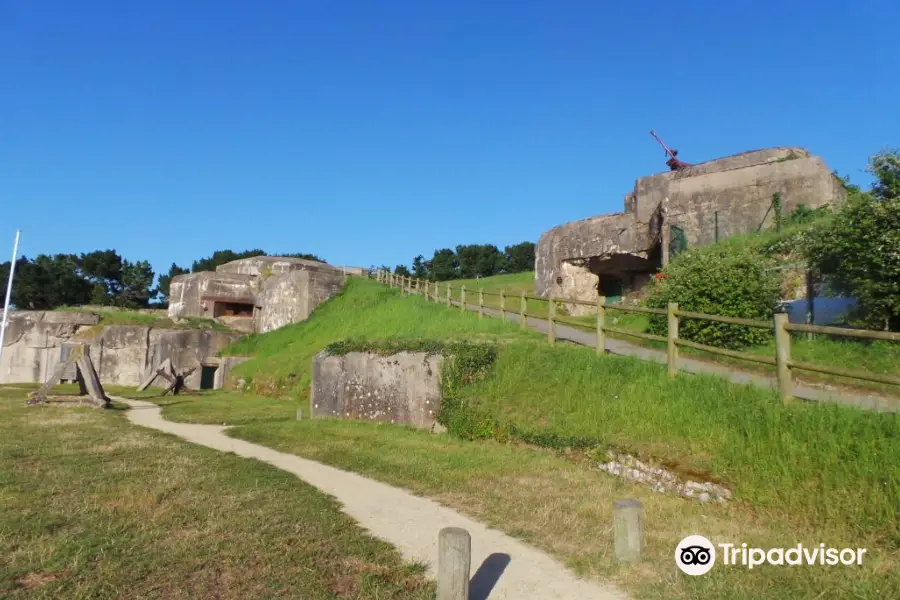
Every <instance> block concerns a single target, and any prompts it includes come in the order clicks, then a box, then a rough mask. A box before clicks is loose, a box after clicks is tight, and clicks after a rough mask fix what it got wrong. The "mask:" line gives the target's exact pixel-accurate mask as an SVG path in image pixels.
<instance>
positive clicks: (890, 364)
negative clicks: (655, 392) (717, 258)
mask: <svg viewBox="0 0 900 600" xmlns="http://www.w3.org/2000/svg"><path fill="white" fill-rule="evenodd" d="M761 239H762V240H763V241H766V240H768V241H771V240H772V239H773V236H772V235H768V236H765V237H761ZM727 243H730V244H749V243H754V244H759V243H760V240H759V239H754V238H753V237H752V236H741V237H739V238H733V239H729V240H728V241H727ZM449 283H450V285H451V287H452V292H451V295H452V297H453V299H454V300H459V296H460V293H459V288H460V287H461V286H462V285H465V286H466V290H467V291H466V302H467V303H469V304H476V305H477V303H478V292H477V290H478V289H483V290H484V292H485V296H484V305H485V306H486V307H489V308H499V306H500V297H499V295H498V294H499V293H500V291H501V290H503V291H504V293H506V295H507V297H508V299H507V302H506V306H507V308H509V309H512V310H516V311H518V309H519V298H518V296H519V294H521V293H522V292H525V293H526V294H529V295H531V294H534V273H533V272H530V271H529V272H527V273H514V274H511V275H497V276H495V277H485V278H482V279H465V280H459V281H452V282H449ZM445 286H446V284H445V283H442V284H441V286H440V291H439V295H440V297H441V298H444V297H445V294H446V292H445V291H444V290H445V289H446V288H445ZM489 292H490V294H489ZM528 314H529V315H531V316H535V317H544V318H546V316H547V303H546V302H540V301H536V300H530V301H529V302H528ZM607 314H608V317H607V318H608V319H609V324H610V325H614V326H616V327H620V328H623V329H630V330H634V331H639V332H643V331H646V329H647V326H648V320H647V316H646V315H639V314H633V313H625V312H621V311H614V310H610V311H608V313H607ZM569 319H572V320H573V321H575V322H581V323H584V324H585V326H586V327H587V328H590V329H594V325H595V323H596V319H595V318H594V317H569ZM610 337H615V338H620V339H623V340H626V341H628V342H631V343H633V344H640V345H642V346H646V347H650V348H656V349H659V350H665V344H659V343H654V342H649V341H644V340H639V339H638V338H634V337H630V336H620V335H617V334H611V335H610ZM792 337H793V339H792V343H791V356H792V357H793V358H794V359H795V360H798V361H802V362H810V363H814V364H821V365H829V366H834V367H841V368H853V369H859V370H863V371H870V372H872V373H882V374H893V375H900V344H897V343H893V342H864V341H855V340H850V339H847V338H844V339H841V338H836V337H830V336H816V337H815V338H814V339H812V340H809V339H807V336H806V335H805V334H794V335H793V336H792ZM679 352H680V353H681V354H682V355H683V356H690V357H691V358H698V359H701V360H706V361H710V362H717V363H721V364H727V365H731V366H736V367H739V368H741V369H747V370H754V371H760V372H767V373H769V374H772V375H774V372H775V370H774V367H767V366H765V365H759V364H756V363H750V362H748V361H744V360H738V359H732V358H728V357H724V356H715V355H712V354H710V353H708V352H702V351H699V350H694V349H692V348H681V349H680V350H679ZM746 352H750V353H752V354H758V355H764V356H770V357H774V356H775V341H774V338H773V339H772V341H770V342H769V343H767V344H760V345H758V346H753V347H751V348H747V349H746ZM795 376H796V377H797V378H798V379H800V380H803V381H807V382H811V383H816V382H823V381H827V382H830V383H836V384H840V385H843V386H849V387H854V388H860V389H871V390H878V391H882V392H888V393H893V394H900V390H898V389H897V387H896V386H888V385H880V384H875V383H868V382H863V381H861V380H858V379H848V378H845V377H835V376H829V375H824V374H820V373H807V372H797V373H796V374H795Z"/></svg>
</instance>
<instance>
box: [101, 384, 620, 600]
mask: <svg viewBox="0 0 900 600" xmlns="http://www.w3.org/2000/svg"><path fill="white" fill-rule="evenodd" d="M115 400H117V401H119V402H123V403H125V404H128V405H130V406H131V410H129V411H128V413H127V414H128V419H129V420H130V421H131V422H132V423H135V424H136V425H141V426H143V427H150V428H152V429H158V430H160V431H164V432H166V433H171V434H174V435H177V436H178V437H180V438H183V439H185V440H187V441H189V442H191V443H194V444H198V445H201V446H207V447H209V448H214V449H216V450H220V451H222V452H233V453H234V454H237V455H238V456H243V457H245V458H255V459H256V460H260V461H262V462H265V463H268V464H270V465H273V466H275V467H277V468H279V469H282V470H284V471H287V472H289V473H293V474H294V475H296V476H297V477H299V478H300V479H302V480H304V481H306V482H307V483H309V484H311V485H313V486H315V487H317V488H318V489H320V490H321V491H323V492H325V493H326V494H329V495H331V496H333V497H335V498H336V499H337V500H338V501H339V502H340V503H341V504H342V505H343V510H344V512H345V513H347V514H348V515H350V516H351V517H353V518H354V519H356V520H357V521H358V522H359V523H360V524H361V525H362V526H363V527H365V528H366V529H368V530H369V531H370V532H371V533H372V535H374V536H376V537H379V538H381V539H383V540H386V541H388V542H390V543H391V544H393V545H394V546H396V547H397V548H398V549H399V550H400V552H401V554H402V555H403V557H404V558H405V559H406V560H409V561H417V562H423V563H426V564H428V565H429V570H430V572H431V574H432V576H433V575H434V570H433V569H434V568H435V567H436V566H437V537H438V531H439V530H440V529H441V528H442V527H448V526H456V527H462V528H464V529H466V530H467V531H468V532H469V533H470V534H471V536H472V578H471V597H470V600H487V599H490V600H501V599H503V600H513V599H515V600H532V599H533V600H556V599H558V600H613V599H615V600H618V599H623V600H624V599H626V598H627V597H628V596H627V595H625V593H624V592H622V591H621V590H619V589H617V588H616V587H614V586H611V585H602V584H597V583H592V582H588V581H585V580H583V579H578V578H577V577H576V576H575V575H573V574H572V573H571V572H570V571H568V570H567V569H566V568H565V567H563V565H562V564H560V563H559V562H557V561H556V560H554V559H553V558H551V557H549V556H548V555H546V554H544V553H542V552H539V551H537V550H535V549H533V548H530V547H528V546H526V545H525V544H523V543H522V542H519V541H517V540H515V539H513V538H511V537H508V536H507V535H505V534H503V533H501V532H499V531H497V530H495V529H489V528H487V527H486V526H484V525H482V524H481V523H478V522H476V521H473V520H471V519H469V518H467V517H465V516H463V515H460V514H459V513H457V512H455V511H452V510H450V509H448V508H444V507H442V506H440V505H439V504H437V503H435V502H433V501H431V500H428V499H427V498H420V497H417V496H413V495H412V494H410V493H409V492H407V491H404V490H401V489H398V488H395V487H391V486H389V485H386V484H383V483H380V482H378V481H373V480H371V479H367V478H365V477H362V476H361V475H356V474H354V473H348V472H346V471H342V470H340V469H336V468H334V467H329V466H326V465H323V464H321V463H318V462H315V461H312V460H307V459H304V458H300V457H299V456H295V455H293V454H285V453H283V452H278V451H276V450H272V449H271V448H266V447H265V446H260V445H258V444H253V443H250V442H245V441H243V440H238V439H234V438H231V437H228V436H227V435H225V434H224V433H223V431H224V430H225V429H226V428H225V427H221V426H217V425H194V424H188V423H174V422H172V421H167V420H165V419H163V418H162V414H161V412H162V411H161V409H160V408H159V407H158V406H156V405H155V404H151V403H150V402H142V401H139V400H126V399H124V398H115Z"/></svg>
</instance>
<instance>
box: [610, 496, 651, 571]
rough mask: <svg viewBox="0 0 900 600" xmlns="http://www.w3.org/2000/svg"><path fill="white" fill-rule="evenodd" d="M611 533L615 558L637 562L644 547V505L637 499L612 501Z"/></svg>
mask: <svg viewBox="0 0 900 600" xmlns="http://www.w3.org/2000/svg"><path fill="white" fill-rule="evenodd" d="M613 535H614V536H615V546H616V558H617V559H618V560H620V561H622V562H638V561H639V560H640V559H641V552H642V551H643V549H644V507H643V506H642V505H641V503H640V502H639V501H638V500H635V499H633V498H626V499H624V500H616V501H615V502H614V503H613Z"/></svg>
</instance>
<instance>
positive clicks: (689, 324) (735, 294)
mask: <svg viewBox="0 0 900 600" xmlns="http://www.w3.org/2000/svg"><path fill="white" fill-rule="evenodd" d="M773 265H774V263H773V261H772V260H771V259H769V258H767V257H765V256H761V255H760V254H759V253H758V252H756V251H755V250H754V249H753V248H750V247H747V246H734V245H729V244H717V245H714V246H705V247H700V248H695V249H692V250H689V251H687V252H684V253H682V254H679V255H678V256H677V257H675V258H674V259H673V260H672V261H671V262H670V263H669V264H668V265H667V266H666V268H665V269H663V271H662V273H661V276H660V277H661V278H660V279H658V283H657V285H656V287H655V288H654V290H653V291H652V292H651V294H650V297H649V298H648V300H647V305H648V306H650V307H651V308H665V307H666V305H667V304H668V303H669V302H677V303H678V305H679V308H680V309H681V310H687V311H691V312H700V313H707V314H713V315H722V316H728V317H741V318H744V319H757V320H769V319H771V318H772V316H773V314H774V313H775V307H776V305H777V303H778V301H779V300H780V297H781V293H780V285H779V284H780V277H779V275H778V271H775V270H771V267H772V266H773ZM666 329H667V322H666V318H665V317H662V316H658V315H653V316H652V318H651V319H650V327H649V329H648V331H649V332H650V333H655V334H657V335H666ZM679 337H681V338H683V339H686V340H691V341H693V342H697V343H700V344H706V345H709V346H718V347H721V348H730V349H733V350H737V349H741V348H744V347H746V346H751V345H754V344H760V343H765V342H766V341H768V340H769V339H770V338H771V333H770V332H769V331H767V330H764V329H757V328H754V327H746V326H743V325H729V324H726V323H715V322H712V321H701V320H699V319H681V322H680V326H679Z"/></svg>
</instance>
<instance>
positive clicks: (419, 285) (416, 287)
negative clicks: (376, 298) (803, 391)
mask: <svg viewBox="0 0 900 600" xmlns="http://www.w3.org/2000/svg"><path fill="white" fill-rule="evenodd" d="M374 278H375V279H377V280H378V281H379V282H381V283H384V284H385V285H389V286H391V287H394V288H400V290H401V291H402V293H404V294H410V295H420V296H422V297H423V298H425V299H426V300H429V301H434V302H440V303H443V304H446V305H447V306H448V307H449V306H452V305H453V303H454V300H453V298H452V287H451V284H450V283H445V284H444V285H443V286H441V284H440V282H433V281H427V280H421V279H414V278H412V277H404V276H400V275H394V274H393V273H389V272H387V271H376V272H375V274H374ZM442 287H443V288H444V291H443V293H442V292H441V288H442ZM458 289H459V293H460V295H459V300H458V301H456V302H458V303H459V308H460V310H461V311H465V310H467V309H468V308H469V306H473V305H472V304H469V303H468V302H467V299H466V292H467V291H468V290H467V289H466V286H465V285H463V286H461V287H460V288H458ZM477 294H478V304H477V305H474V306H477V307H478V317H479V318H483V317H484V315H485V310H484V309H485V306H484V297H485V295H489V296H499V298H500V316H501V317H502V318H504V319H506V315H507V313H510V314H517V315H519V326H520V327H521V328H523V329H524V328H525V327H526V324H527V319H528V316H529V315H528V302H529V301H531V302H546V303H548V304H549V307H548V311H547V318H546V320H547V341H548V342H549V343H551V344H554V343H556V325H557V323H562V324H564V325H570V326H575V327H581V328H588V329H591V330H594V331H596V334H597V337H596V350H597V352H598V353H603V352H605V351H606V334H607V333H614V334H618V335H624V336H630V337H635V338H640V339H643V340H650V341H654V342H661V343H664V344H666V363H667V365H668V370H669V375H671V376H673V377H674V376H675V375H676V374H677V373H678V349H679V348H681V347H684V348H693V349H695V350H702V351H704V352H709V353H711V354H717V355H720V356H728V357H730V358H736V359H741V360H746V361H750V362H755V363H760V364H764V365H769V366H774V367H775V371H776V374H777V377H778V390H779V393H780V394H781V397H782V399H783V400H784V401H785V402H790V401H791V400H792V399H793V382H792V371H793V370H800V371H811V372H814V373H824V374H827V375H836V376H838V377H848V378H851V379H860V380H862V381H869V382H874V383H886V384H890V385H896V386H900V376H897V375H886V374H880V373H870V372H867V371H860V370H856V369H841V368H838V367H830V366H824V365H817V364H813V363H807V362H801V361H796V360H793V359H792V358H791V332H795V333H808V334H813V333H818V334H824V335H836V336H842V337H847V338H855V339H862V340H885V341H892V342H900V333H895V332H889V331H871V330H867V329H847V328H843V327H825V326H821V325H804V324H799V323H791V322H790V321H789V320H788V315H787V314H785V313H777V314H775V316H774V319H773V320H772V321H756V320H753V319H741V318H737V317H724V316H720V315H708V314H704V313H695V312H690V311H685V310H680V309H679V308H678V304H677V303H674V302H671V303H669V305H668V307H667V308H665V309H662V308H646V307H642V306H627V305H624V304H619V303H607V302H606V298H604V297H602V296H600V297H599V298H597V301H596V302H587V301H584V300H574V299H571V298H556V297H553V296H551V297H550V298H541V297H538V296H531V295H528V294H525V293H524V292H522V293H521V294H519V295H518V296H508V295H506V293H505V292H504V291H503V290H500V291H499V292H485V291H484V290H483V289H479V290H477ZM515 298H518V299H519V310H512V309H510V308H509V307H508V306H507V300H510V299H515ZM559 304H573V305H580V306H589V307H592V308H593V309H594V311H595V314H596V324H595V325H593V326H589V325H587V324H586V323H584V322H583V321H576V320H574V319H572V318H567V317H566V316H564V315H559V314H558V313H557V306H558V305H559ZM610 310H612V311H621V312H631V313H647V314H651V315H660V316H665V317H666V319H667V322H668V327H667V335H665V336H661V335H653V334H650V333H644V332H641V331H633V330H629V329H622V328H618V327H611V326H609V325H607V324H606V316H607V311H610ZM531 316H532V317H536V315H534V314H532V315H531ZM682 319H699V320H704V321H715V322H718V323H729V324H732V325H744V326H746V327H756V328H759V329H767V330H769V331H773V332H774V334H775V356H774V357H772V356H762V355H758V354H752V353H749V352H739V351H735V350H727V349H725V348H718V347H716V346H708V345H706V344H698V343H697V342H692V341H690V340H683V339H680V338H679V337H678V327H679V324H680V323H681V320H682Z"/></svg>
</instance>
